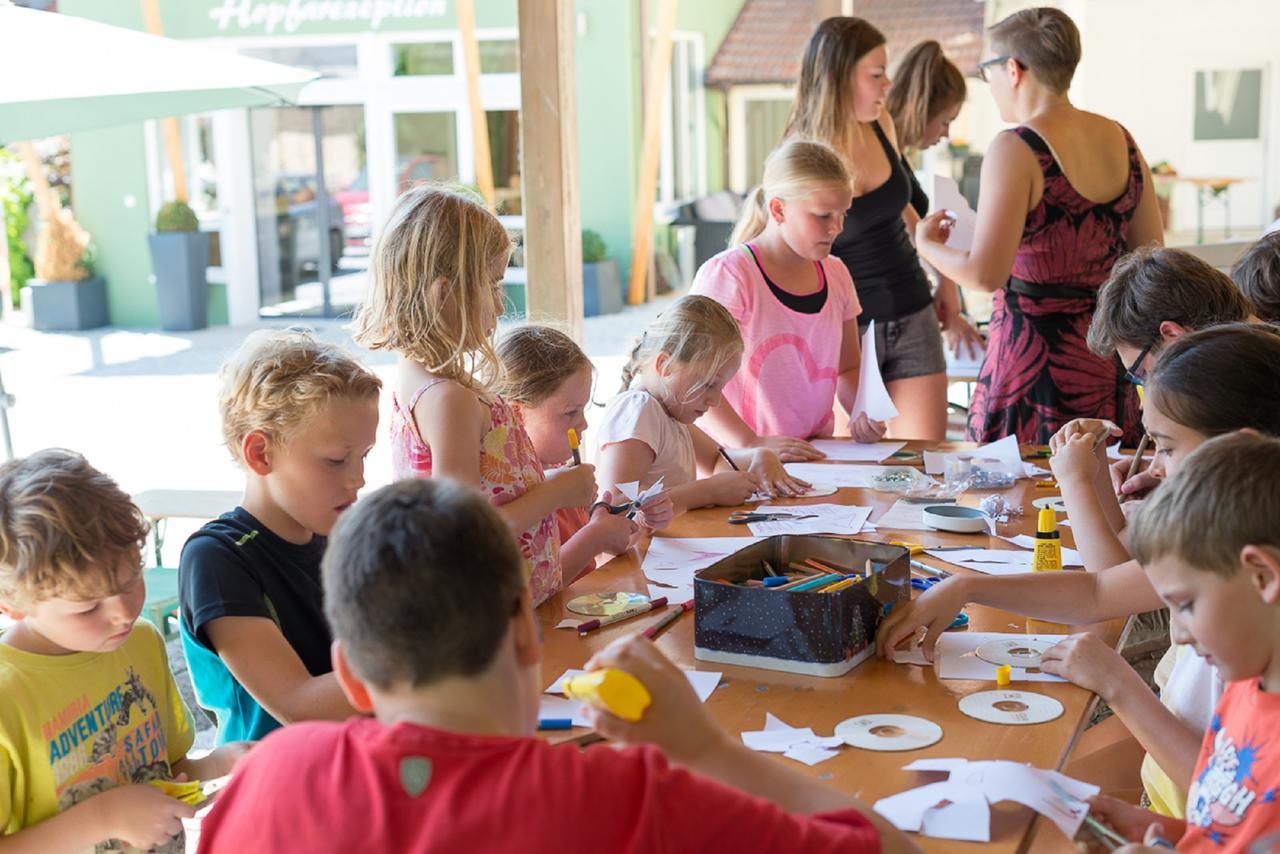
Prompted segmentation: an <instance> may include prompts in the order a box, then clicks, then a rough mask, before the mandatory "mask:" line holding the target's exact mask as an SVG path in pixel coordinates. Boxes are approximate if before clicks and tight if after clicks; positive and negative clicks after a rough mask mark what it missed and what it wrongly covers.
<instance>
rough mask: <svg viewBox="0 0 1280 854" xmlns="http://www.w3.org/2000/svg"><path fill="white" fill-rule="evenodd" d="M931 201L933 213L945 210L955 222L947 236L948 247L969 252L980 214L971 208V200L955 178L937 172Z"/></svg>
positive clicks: (934, 176) (934, 177)
mask: <svg viewBox="0 0 1280 854" xmlns="http://www.w3.org/2000/svg"><path fill="white" fill-rule="evenodd" d="M930 201H931V202H932V209H933V211H939V210H945V211H946V212H947V213H948V214H949V215H950V216H951V218H952V219H953V220H954V224H953V225H952V226H951V233H950V234H949V235H947V246H950V247H951V248H953V249H960V250H964V251H968V249H969V247H971V246H972V245H973V232H974V226H975V225H976V224H977V222H978V214H977V213H975V212H974V210H973V208H971V207H970V206H969V200H968V199H966V198H965V197H964V195H963V194H962V193H961V192H960V185H959V184H957V183H956V181H955V179H954V178H950V177H948V176H946V175H939V174H937V173H936V172H935V173H934V175H933V193H932V194H931V196H930ZM930 212H931V213H932V211H930Z"/></svg>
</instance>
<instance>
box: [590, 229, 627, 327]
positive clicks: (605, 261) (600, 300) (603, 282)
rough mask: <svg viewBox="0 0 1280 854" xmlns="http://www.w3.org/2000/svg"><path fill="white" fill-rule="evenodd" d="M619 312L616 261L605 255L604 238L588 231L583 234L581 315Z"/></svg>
mask: <svg viewBox="0 0 1280 854" xmlns="http://www.w3.org/2000/svg"><path fill="white" fill-rule="evenodd" d="M617 311H622V275H621V273H619V272H618V259H617V258H608V257H606V255H605V245H604V238H603V237H601V236H600V235H599V234H597V233H596V232H594V231H592V230H591V229H589V228H588V229H584V230H583V232H582V314H583V316H584V317H595V316H596V315H597V314H613V313H614V312H617Z"/></svg>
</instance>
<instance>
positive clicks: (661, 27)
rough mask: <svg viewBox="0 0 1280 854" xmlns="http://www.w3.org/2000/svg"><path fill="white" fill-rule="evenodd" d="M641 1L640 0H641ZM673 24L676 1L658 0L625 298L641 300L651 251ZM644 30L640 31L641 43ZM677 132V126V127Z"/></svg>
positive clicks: (647, 60) (646, 84)
mask: <svg viewBox="0 0 1280 854" xmlns="http://www.w3.org/2000/svg"><path fill="white" fill-rule="evenodd" d="M642 2H643V0H642ZM675 26H676V0H658V19H657V24H656V29H655V31H654V36H653V45H652V48H651V50H650V51H649V53H648V56H647V57H646V59H645V62H646V63H647V64H648V72H649V73H648V76H647V77H646V79H645V86H644V94H645V98H644V130H643V138H642V142H641V148H640V174H639V177H638V178H637V180H636V195H635V208H634V209H633V211H632V238H631V277H630V280H629V281H630V284H629V285H628V289H627V301H628V302H630V303H631V304H632V305H638V304H639V303H642V302H644V300H645V298H646V297H647V296H648V293H649V290H648V286H647V284H646V283H647V280H648V276H647V273H648V270H649V256H650V255H651V254H652V253H653V202H654V199H655V198H656V197H657V193H658V161H659V157H660V155H661V148H660V146H661V144H662V96H663V93H664V92H666V89H667V83H668V81H669V79H670V76H671V31H672V30H674V29H675ZM646 36H647V33H641V34H640V38H641V44H643V43H644V41H643V40H644V39H645V37H646ZM677 132H679V131H678V129H677Z"/></svg>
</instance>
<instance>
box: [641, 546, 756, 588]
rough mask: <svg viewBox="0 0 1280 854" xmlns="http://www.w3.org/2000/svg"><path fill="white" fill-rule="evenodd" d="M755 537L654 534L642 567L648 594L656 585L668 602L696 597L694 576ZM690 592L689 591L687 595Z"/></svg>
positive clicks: (741, 547)
mask: <svg viewBox="0 0 1280 854" xmlns="http://www.w3.org/2000/svg"><path fill="white" fill-rule="evenodd" d="M756 539H757V538H755V537H685V538H677V537H654V538H652V539H651V540H650V541H649V550H648V551H647V552H645V555H644V561H643V562H642V563H641V564H640V569H641V570H642V571H643V572H644V575H645V578H647V579H648V580H649V582H650V585H651V586H650V590H649V595H650V596H653V595H654V592H653V591H654V586H657V587H658V589H660V590H662V591H663V592H662V593H659V594H657V595H659V596H666V597H667V601H669V602H684V601H686V600H688V599H691V598H693V576H694V574H695V573H697V571H698V570H700V569H706V568H707V567H708V566H711V564H713V563H715V562H716V561H718V560H720V559H721V558H723V557H725V556H726V555H730V554H733V553H734V552H736V551H738V550H739V549H744V548H746V547H747V546H749V545H751V544H752V543H754V542H755V541H756ZM686 594H687V595H686Z"/></svg>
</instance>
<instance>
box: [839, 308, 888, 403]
mask: <svg viewBox="0 0 1280 854" xmlns="http://www.w3.org/2000/svg"><path fill="white" fill-rule="evenodd" d="M864 412H865V413H866V414H867V417H868V418H870V419H871V420H873V421H888V420H889V419H890V418H897V417H898V407H896V406H894V405H893V400H891V399H890V398H889V391H888V389H886V388H885V387H884V378H883V377H882V376H880V362H879V361H878V360H877V359H876V322H875V321H874V320H873V321H871V322H870V323H868V324H867V331H866V332H864V333H863V335H862V369H861V371H860V372H859V374H858V394H857V395H856V396H855V397H854V399H853V411H852V412H850V413H849V420H851V421H852V420H853V419H855V418H857V417H858V416H859V415H861V414H862V413H864Z"/></svg>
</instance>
